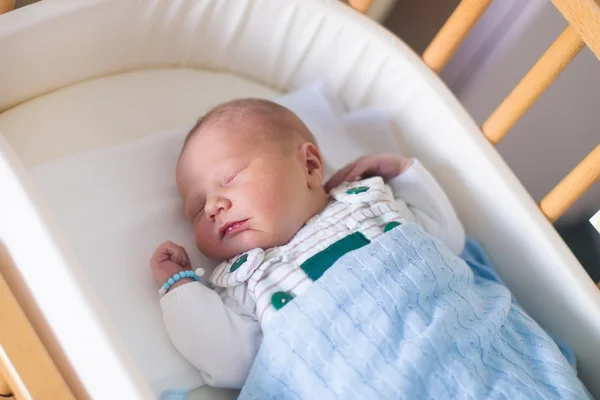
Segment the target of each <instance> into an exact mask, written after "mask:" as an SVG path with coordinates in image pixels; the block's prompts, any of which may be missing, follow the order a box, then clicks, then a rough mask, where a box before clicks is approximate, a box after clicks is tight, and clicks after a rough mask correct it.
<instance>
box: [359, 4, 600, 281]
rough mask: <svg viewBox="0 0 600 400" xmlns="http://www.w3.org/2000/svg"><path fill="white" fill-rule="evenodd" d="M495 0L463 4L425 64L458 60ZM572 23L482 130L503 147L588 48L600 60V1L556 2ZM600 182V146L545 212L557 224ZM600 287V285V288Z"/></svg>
mask: <svg viewBox="0 0 600 400" xmlns="http://www.w3.org/2000/svg"><path fill="white" fill-rule="evenodd" d="M373 1H374V0H348V3H349V4H350V6H351V7H353V8H354V9H356V10H357V11H359V12H362V13H366V12H367V11H368V10H369V8H370V6H371V4H372V3H373ZM491 3H492V0H462V1H461V2H460V4H459V5H458V7H457V8H456V9H455V10H454V12H453V13H452V15H451V16H450V18H448V20H447V21H446V23H445V24H444V26H443V27H442V29H441V30H440V31H439V32H438V34H437V35H436V36H435V38H434V39H433V40H432V42H431V43H430V44H429V46H428V47H427V49H425V52H424V53H423V61H424V62H425V64H427V65H428V66H429V68H431V69H432V70H433V71H434V72H436V73H439V72H440V71H441V70H442V69H443V68H444V66H445V65H446V64H447V63H448V61H449V60H450V58H452V56H453V55H454V53H455V52H456V50H457V49H458V47H459V46H460V44H461V43H462V41H463V40H464V39H465V38H466V36H467V34H468V33H469V31H470V30H471V29H472V28H473V27H474V26H475V24H476V23H477V21H478V20H479V18H480V17H481V16H482V15H483V13H484V12H485V10H486V9H487V8H488V6H489V5H490V4H491ZM552 3H554V6H555V7H556V8H557V9H558V11H559V12H560V13H561V14H562V15H563V16H564V17H565V19H566V20H567V21H568V22H569V25H568V26H567V27H566V28H565V30H564V31H563V32H562V33H561V34H560V36H559V37H558V38H557V39H556V40H555V41H554V43H552V44H551V45H550V47H549V48H548V49H547V50H546V52H545V53H544V54H543V55H542V56H541V57H540V59H539V60H538V61H537V62H536V63H535V65H534V66H533V67H532V68H531V69H530V70H529V72H528V73H527V74H526V75H525V77H523V79H521V81H520V82H519V83H518V84H517V86H515V88H514V89H513V91H512V92H511V93H510V94H509V95H508V96H507V97H506V98H505V99H504V101H503V102H502V103H501V104H500V105H499V106H498V108H496V110H495V111H494V112H493V113H492V115H490V117H489V118H488V119H487V121H485V122H484V123H483V125H482V126H481V131H482V132H483V134H484V135H485V137H486V138H487V139H488V140H489V141H490V142H491V143H492V144H494V145H495V144H497V143H498V142H499V141H500V140H501V139H502V138H503V137H504V136H505V135H506V134H507V133H508V131H509V130H510V129H511V128H512V127H513V126H514V125H515V124H516V123H517V121H518V120H519V118H521V117H522V116H523V115H524V114H525V113H526V112H527V110H529V108H530V107H531V106H532V105H533V103H534V102H535V101H536V100H537V99H538V98H539V97H540V95H541V94H542V93H543V92H544V90H546V89H547V88H548V87H549V86H550V84H551V83H552V82H553V81H554V79H556V78H557V77H558V75H560V73H561V72H562V71H563V69H565V67H566V66H567V65H568V64H569V62H571V61H572V60H573V59H574V58H575V56H576V55H577V54H578V53H579V51H580V50H581V49H582V48H583V46H585V45H587V46H588V47H589V49H590V50H591V51H592V52H593V53H594V54H595V55H596V57H597V58H598V59H600V0H552ZM599 178H600V144H598V146H596V148H594V149H593V150H592V151H591V153H589V154H588V155H587V157H585V158H584V159H583V160H582V161H581V162H580V163H579V164H578V165H577V166H576V167H575V168H574V169H573V170H572V171H571V172H569V174H567V176H566V177H565V178H564V179H563V180H562V181H561V182H560V183H559V184H558V185H556V186H555V187H554V189H552V190H551V191H550V193H548V194H547V195H546V197H544V199H542V201H541V202H540V209H541V210H542V213H544V215H545V216H546V217H547V218H548V219H549V220H550V222H554V221H556V220H557V219H558V218H559V217H560V216H561V215H562V214H563V213H564V212H565V211H566V210H567V209H568V208H569V207H570V206H571V205H572V204H573V203H574V202H575V201H576V200H577V199H579V198H580V197H581V196H582V195H583V194H584V193H585V192H586V191H587V190H588V189H589V188H590V187H591V186H592V185H593V184H594V183H595V182H596V181H597V180H598V179H599ZM599 286H600V284H599Z"/></svg>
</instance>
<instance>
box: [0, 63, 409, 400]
mask: <svg viewBox="0 0 600 400" xmlns="http://www.w3.org/2000/svg"><path fill="white" fill-rule="evenodd" d="M181 74H185V77H186V79H187V82H188V83H192V82H193V83H194V84H196V85H197V86H198V87H201V86H202V83H203V82H210V81H211V80H213V79H214V78H215V74H214V73H210V72H200V71H194V72H190V71H179V70H173V71H170V72H169V71H144V72H141V73H137V74H135V73H134V74H128V79H127V80H123V79H120V78H119V77H111V78H104V79H101V80H100V81H103V84H100V82H88V83H86V84H84V85H79V86H88V87H90V88H92V89H89V90H93V88H101V89H100V90H109V93H110V94H111V97H112V98H119V95H120V94H127V95H128V96H129V97H133V96H134V95H136V90H138V89H137V88H143V90H141V91H138V92H137V99H138V101H137V102H135V104H130V105H128V107H129V110H130V112H131V115H138V114H139V112H140V110H148V109H149V108H151V107H152V106H151V105H148V104H147V103H152V102H155V101H156V100H154V97H157V96H164V95H165V94H164V88H165V87H168V86H169V85H171V84H176V82H178V81H179V79H181ZM144 82H145V83H144ZM156 82H160V84H158V85H157V84H156ZM236 82H243V80H231V81H229V82H228V84H230V85H232V83H233V85H232V86H230V87H229V89H228V90H224V91H225V92H228V93H229V94H230V95H231V97H232V98H233V97H242V96H244V97H247V96H260V97H263V96H264V93H263V92H258V91H252V90H248V87H250V85H249V84H248V85H246V86H244V85H239V86H235V83H236ZM113 84H117V86H112V85H113ZM80 90H81V88H80V87H79V88H77V87H75V88H71V89H69V90H65V91H59V92H56V93H54V94H53V95H52V98H51V99H50V98H46V100H44V101H47V102H50V103H51V104H52V106H48V105H42V106H41V108H40V112H39V113H38V115H39V116H40V118H43V117H44V115H43V113H44V112H46V113H48V112H50V113H52V112H55V110H53V107H60V105H61V103H62V104H77V103H78V102H77V101H75V100H76V99H75V98H74V96H75V95H74V94H75V93H78V92H79V91H80ZM88 93H89V92H88ZM102 97H103V96H102V94H101V93H97V96H91V98H95V99H101V98H102ZM146 99H149V100H146ZM171 100H173V98H171ZM179 101H182V104H181V107H189V108H193V104H197V103H201V102H202V99H201V101H196V102H194V103H193V104H192V105H188V104H185V102H186V101H189V100H188V99H183V100H179ZM212 101H213V99H212V98H208V99H207V100H205V102H206V103H210V102H212ZM277 101H278V102H280V103H281V104H284V105H286V106H288V107H289V108H291V109H292V110H294V111H295V112H296V113H297V114H298V115H300V116H301V118H302V119H303V120H304V121H305V123H306V124H307V125H308V126H309V127H310V128H311V130H312V131H313V133H314V134H315V136H316V138H317V141H318V142H319V145H320V146H321V148H322V150H323V151H324V155H325V160H326V163H327V164H329V165H330V166H331V168H330V170H331V169H337V168H340V167H341V166H343V165H344V164H345V163H347V162H349V161H351V160H352V159H354V158H355V157H358V156H360V155H362V154H366V153H368V152H370V151H373V152H386V151H388V152H389V151H395V150H396V151H397V146H396V144H395V143H394V141H393V134H392V132H391V130H390V126H389V120H388V119H387V116H386V114H385V113H383V112H381V111H380V110H361V111H358V112H356V113H353V114H347V113H346V112H345V111H344V110H343V107H342V106H341V105H340V104H336V103H335V102H336V100H335V98H334V97H332V96H329V95H328V93H327V92H326V91H325V89H324V88H323V86H321V85H313V86H311V87H307V88H306V89H303V90H300V91H297V92H295V93H292V94H289V95H286V96H279V97H277ZM79 104H81V103H79ZM96 104H97V103H96ZM32 107H35V106H32ZM79 107H80V108H79V109H80V110H82V107H81V105H80V106H79ZM28 111H32V109H31V108H29V110H28ZM82 111H83V110H82ZM85 111H87V112H84V113H83V114H86V115H87V119H86V120H84V121H85V124H86V125H91V126H94V125H95V123H96V120H94V119H91V118H90V115H89V112H90V111H91V110H85ZM95 113H97V114H96V115H98V116H104V115H112V114H111V110H106V109H104V110H103V109H100V108H98V107H96V108H95ZM200 114H201V112H200V110H198V111H197V114H196V115H198V116H199V115H200ZM10 118H11V116H10V115H8V116H5V117H4V120H5V121H6V120H7V119H10ZM102 118H104V117H102ZM98 122H99V123H101V121H100V120H98ZM136 122H138V123H139V122H141V121H137V120H136V119H134V118H131V119H129V120H128V123H124V124H123V126H121V127H114V128H113V131H112V132H111V136H113V137H115V138H121V139H124V138H126V137H128V136H129V137H131V136H130V135H131V130H130V129H131V127H132V124H133V123H136ZM189 128H190V125H189V124H186V125H185V126H182V127H180V128H176V129H172V130H170V131H166V132H160V133H156V134H153V135H149V136H146V137H143V138H138V139H134V140H133V141H132V142H129V143H125V144H121V145H117V146H111V147H103V148H99V149H95V150H91V151H84V152H81V153H78V154H76V155H72V156H67V157H66V158H59V159H56V160H53V161H49V162H44V163H40V164H37V165H35V166H33V167H31V168H30V172H31V176H32V178H33V180H34V182H35V183H36V184H37V185H38V188H39V189H40V191H41V193H42V195H44V197H45V199H46V201H47V202H48V205H49V206H50V207H51V209H52V211H53V212H54V214H55V215H56V217H57V218H58V220H59V221H60V223H61V226H62V228H63V230H64V232H65V234H66V235H67V238H68V239H69V241H70V243H71V245H72V246H73V248H74V250H75V253H76V255H77V257H78V259H79V261H80V262H81V265H82V266H83V268H84V270H85V273H86V275H87V278H88V280H89V281H90V283H91V284H92V286H93V287H94V291H95V292H96V293H97V295H98V296H99V298H100V300H101V301H102V303H103V305H104V307H105V308H106V310H107V312H108V314H109V316H110V318H111V320H112V322H113V323H114V325H115V326H116V328H117V329H118V331H119V334H120V336H121V338H122V339H123V341H124V342H125V345H126V347H127V349H128V350H129V352H130V354H131V355H132V357H133V359H134V361H135V362H136V364H137V366H138V368H139V370H140V372H141V373H142V375H143V376H144V378H145V379H146V381H147V382H148V383H149V384H150V386H151V388H152V389H153V390H154V392H155V393H156V394H158V393H160V392H161V391H163V390H165V389H168V388H187V389H190V388H196V387H198V386H200V385H202V384H203V382H202V380H201V378H200V376H199V374H198V373H197V372H196V370H195V369H194V368H193V367H192V366H191V365H189V364H188V363H187V362H186V361H185V360H184V359H183V358H182V357H181V355H179V353H178V352H177V351H176V349H175V348H174V347H173V346H172V344H171V343H170V341H169V338H168V337H167V335H166V331H165V329H164V327H163V324H162V320H161V313H160V307H159V305H158V296H157V289H158V288H157V286H156V284H155V283H154V281H153V279H152V276H151V273H150V270H149V267H148V260H149V257H150V255H151V254H152V252H153V251H154V249H155V248H156V246H157V245H158V244H159V243H161V242H162V241H164V240H172V241H174V242H176V243H180V244H181V245H183V246H184V247H185V248H186V249H188V252H189V254H190V257H191V259H192V262H193V264H194V266H195V267H196V268H197V267H203V268H205V269H207V270H208V271H209V272H210V271H211V270H212V269H213V268H214V263H213V262H211V261H210V260H208V259H206V258H205V257H204V256H202V255H201V254H200V253H199V252H198V251H197V250H196V248H195V245H194V235H193V232H192V231H191V228H190V225H189V223H188V222H187V221H186V220H185V217H184V215H183V212H182V210H183V206H182V204H181V202H180V199H179V196H178V193H177V188H176V185H175V180H174V170H175V162H176V159H177V156H178V155H179V151H180V149H181V144H182V143H183V139H184V137H185V134H186V133H187V131H188V130H189ZM81 129H85V126H82V127H81ZM94 129H99V128H98V127H94ZM347 132H350V134H348V133H347ZM363 137H365V138H368V139H369V140H368V147H367V146H363V147H360V146H358V145H354V143H355V141H357V140H360V139H361V138H363ZM67 145H69V144H68V143H67ZM198 340H201V338H198Z"/></svg>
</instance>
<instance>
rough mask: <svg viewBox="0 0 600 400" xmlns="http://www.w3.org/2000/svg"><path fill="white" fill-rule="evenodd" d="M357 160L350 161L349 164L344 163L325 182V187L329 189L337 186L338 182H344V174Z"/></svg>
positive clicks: (346, 173)
mask: <svg viewBox="0 0 600 400" xmlns="http://www.w3.org/2000/svg"><path fill="white" fill-rule="evenodd" d="M359 160H360V159H359ZM359 160H356V161H354V162H351V163H350V164H348V165H346V166H345V167H344V168H342V169H340V170H339V171H338V172H336V173H335V174H334V175H333V176H332V177H331V178H330V179H329V181H327V183H326V184H325V189H326V190H327V191H329V190H331V189H333V188H334V187H336V186H338V185H339V184H340V183H342V182H344V180H345V178H346V176H347V175H348V172H350V171H351V170H352V168H354V166H355V165H356V163H357V162H358V161H359Z"/></svg>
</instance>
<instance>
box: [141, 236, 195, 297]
mask: <svg viewBox="0 0 600 400" xmlns="http://www.w3.org/2000/svg"><path fill="white" fill-rule="evenodd" d="M150 267H151V268H152V274H153V275H154V280H156V283H158V285H159V286H162V285H163V284H164V283H165V282H166V281H167V280H169V278H170V277H172V276H173V275H175V274H176V273H178V272H181V271H186V270H191V269H192V266H191V264H190V258H189V257H188V255H187V252H186V251H185V249H184V248H183V247H181V246H178V245H176V244H175V243H173V242H171V241H166V242H163V243H161V244H160V246H158V247H157V248H156V250H155V251H154V254H153V255H152V258H151V259H150ZM191 281H192V280H191V279H180V280H179V281H177V282H176V283H175V285H173V286H171V287H172V288H175V287H176V286H179V285H180V284H183V283H187V282H191Z"/></svg>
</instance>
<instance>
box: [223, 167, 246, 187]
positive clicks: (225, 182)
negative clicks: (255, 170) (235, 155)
mask: <svg viewBox="0 0 600 400" xmlns="http://www.w3.org/2000/svg"><path fill="white" fill-rule="evenodd" d="M246 168H248V166H247V165H246V166H244V167H242V168H236V169H235V170H233V172H231V173H229V174H228V175H226V176H227V178H225V179H224V180H223V183H222V184H221V185H222V186H227V185H229V184H230V183H231V182H233V180H234V179H235V178H237V177H238V176H239V174H240V173H241V172H242V171H244V170H245V169H246Z"/></svg>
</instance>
